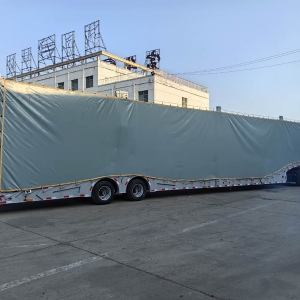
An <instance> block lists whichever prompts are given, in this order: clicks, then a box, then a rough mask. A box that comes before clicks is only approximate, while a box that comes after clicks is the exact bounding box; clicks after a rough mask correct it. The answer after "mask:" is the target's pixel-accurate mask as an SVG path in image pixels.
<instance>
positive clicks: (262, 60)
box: [174, 49, 300, 75]
mask: <svg viewBox="0 0 300 300" xmlns="http://www.w3.org/2000/svg"><path fill="white" fill-rule="evenodd" d="M299 52H300V49H295V50H291V51H288V52H283V53H279V54H276V55H272V56H267V57H263V58H259V59H255V60H250V61H246V62H243V63H239V64H234V65H228V66H223V67H218V68H211V69H205V70H200V71H193V72H184V73H175V74H174V75H189V74H191V75H194V74H196V73H198V74H200V73H211V72H215V71H220V70H224V69H231V68H236V67H242V66H245V65H250V64H256V63H260V62H264V61H268V60H272V59H277V58H281V57H283V56H287V55H292V54H297V53H299Z"/></svg>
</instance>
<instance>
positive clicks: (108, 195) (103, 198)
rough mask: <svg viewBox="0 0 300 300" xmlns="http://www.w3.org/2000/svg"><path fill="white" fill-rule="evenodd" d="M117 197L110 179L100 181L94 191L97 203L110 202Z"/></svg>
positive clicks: (94, 199)
mask: <svg viewBox="0 0 300 300" xmlns="http://www.w3.org/2000/svg"><path fill="white" fill-rule="evenodd" d="M114 197H115V188H114V186H113V185H112V183H110V182H109V181H100V182H98V183H97V184H96V185H95V186H94V188H93V192H92V199H93V201H94V203H95V204H108V203H110V202H111V201H112V200H113V199H114Z"/></svg>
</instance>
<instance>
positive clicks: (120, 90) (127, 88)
mask: <svg viewBox="0 0 300 300" xmlns="http://www.w3.org/2000/svg"><path fill="white" fill-rule="evenodd" d="M145 90H147V91H148V99H149V100H148V102H153V100H154V77H153V76H144V77H140V78H135V79H129V80H123V81H119V82H114V83H109V84H104V85H101V86H98V87H97V91H96V92H97V93H99V94H104V95H108V96H116V95H117V96H118V95H120V94H122V95H123V97H122V98H128V99H133V100H139V99H138V94H139V92H140V91H145ZM125 95H127V97H126V96H125Z"/></svg>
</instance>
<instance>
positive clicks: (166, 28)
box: [0, 0, 300, 120]
mask: <svg viewBox="0 0 300 300" xmlns="http://www.w3.org/2000/svg"><path fill="white" fill-rule="evenodd" d="M0 4H1V5H0V7H1V33H0V37H1V42H0V73H1V74H2V76H5V74H6V68H5V67H6V56H7V55H8V54H11V53H15V52H16V53H17V55H18V60H17V62H18V64H19V65H21V50H22V49H25V48H27V47H32V51H33V54H34V58H35V59H36V58H37V43H38V40H39V39H42V38H44V37H47V36H49V35H51V34H56V40H57V46H58V49H60V36H61V34H64V33H66V32H69V31H72V30H75V31H76V41H77V46H78V48H79V51H80V53H81V54H82V55H83V54H84V25H86V24H89V23H91V22H93V21H96V20H100V24H101V25H100V26H101V34H102V37H103V39H104V42H105V44H106V47H107V50H108V51H109V52H111V53H114V54H117V55H119V56H121V57H125V56H130V55H134V54H136V55H137V61H138V63H141V64H144V61H145V52H146V51H147V50H152V49H156V48H160V49H161V69H162V70H164V71H167V72H169V73H172V74H175V73H176V74H177V73H188V72H193V71H201V70H206V69H211V68H218V67H223V66H228V65H234V64H239V63H244V62H247V61H252V60H256V59H260V58H264V57H269V56H273V55H276V54H280V53H284V52H289V51H292V50H295V49H300V31H299V29H300V17H299V16H300V1H299V0H285V1H283V0H226V1H225V0H185V1H183V0H181V1H179V0H172V1H171V0H151V1H145V0H126V1H124V0H110V1H101V0H97V1H94V0H88V1H82V0H80V1H79V0H72V1H69V0H65V1H63V0H60V1H59V0H50V1H40V0H27V1H23V0H22V1H21V0H14V1H4V0H0ZM297 60H299V62H298V61H297ZM291 61H296V62H294V63H289V64H283V65H279V66H276V67H270V68H269V67H268V68H261V69H254V70H249V71H241V72H228V71H234V70H241V69H249V68H257V67H261V66H269V65H274V64H280V63H285V62H291ZM220 71H222V72H225V71H226V73H220ZM214 73H217V74H196V75H188V74H181V75H180V76H182V77H184V78H186V79H188V80H191V81H195V82H197V83H199V84H202V85H204V86H207V87H208V89H209V92H210V107H211V108H215V106H216V105H220V106H222V108H223V109H226V110H230V111H235V112H244V113H249V114H257V115H264V116H271V117H278V116H279V115H283V116H284V117H285V118H289V119H295V120H300V101H299V98H300V51H298V52H295V53H294V54H291V55H285V56H282V57H279V58H276V59H272V60H267V61H262V62H260V63H256V64H250V65H244V66H240V67H237V68H231V69H223V70H219V71H217V72H214Z"/></svg>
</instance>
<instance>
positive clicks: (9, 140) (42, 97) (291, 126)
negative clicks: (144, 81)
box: [0, 80, 300, 205]
mask: <svg viewBox="0 0 300 300" xmlns="http://www.w3.org/2000/svg"><path fill="white" fill-rule="evenodd" d="M0 99H1V103H2V116H1V124H2V126H1V132H2V137H1V189H0V205H4V204H12V203H24V202H35V201H52V200H56V199H64V198H78V197H82V198H83V197H84V198H92V200H93V201H94V202H95V203H96V204H108V203H110V202H111V201H112V200H113V199H114V196H115V195H117V194H126V195H127V197H128V198H129V199H130V200H135V201H138V200H142V199H144V198H145V196H146V194H147V193H155V192H161V191H176V190H196V189H215V188H224V187H225V188H226V187H227V188H228V187H242V186H257V185H270V184H285V183H293V184H299V183H300V181H299V180H294V179H293V178H294V177H291V176H287V173H288V172H289V173H291V171H292V170H298V169H299V167H300V142H299V141H300V139H299V137H300V124H299V123H297V122H286V121H280V120H265V119H259V118H251V117H242V116H237V115H233V114H224V113H220V112H212V111H207V112H205V111H200V110H199V111H197V110H193V109H186V108H173V107H166V106H163V105H157V104H150V105H149V104H148V103H140V102H139V101H132V100H128V99H126V100H125V99H116V98H112V97H104V98H103V96H100V95H94V94H88V93H78V92H71V91H61V90H58V89H52V88H45V87H41V86H35V85H31V84H24V83H15V82H11V81H5V80H0ZM71 101H74V102H71ZM86 101H87V102H88V103H86ZM97 101H98V102H97ZM61 102H62V103H63V104H62V107H60V103H61ZM82 102H83V103H82ZM72 103H74V104H72ZM95 103H97V106H95V107H92V108H91V110H88V111H86V112H85V111H84V112H82V111H81V110H82V109H83V107H88V106H87V104H90V105H95ZM120 103H121V104H120ZM80 105H82V106H80ZM98 105H99V107H100V108H99V112H98V114H101V113H103V111H105V109H106V113H105V114H103V115H101V117H99V120H98V121H97V122H98V123H95V124H96V125H97V126H98V127H97V126H94V127H92V126H91V125H89V124H88V125H86V124H87V122H86V121H82V124H79V125H80V126H79V125H78V124H77V123H76V122H77V120H78V119H80V117H81V112H82V113H83V114H91V116H89V115H88V116H87V117H86V119H85V120H89V119H90V120H91V122H92V121H93V117H94V118H95V116H96V117H97V118H98V114H95V112H94V110H95V109H98ZM147 105H148V107H146V106H147ZM73 106H75V108H74V110H73ZM45 107H46V108H47V109H46V108H45ZM107 107H108V108H107ZM120 107H121V108H120ZM145 107H146V108H145ZM70 108H71V109H72V111H71V113H70V114H71V116H70V115H68V116H67V117H66V119H67V121H66V122H64V123H61V122H62V121H61V118H63V117H61V116H64V114H65V112H66V111H67V112H69V111H70ZM51 110H52V112H51ZM147 110H149V114H152V118H155V116H157V114H158V113H161V114H162V115H164V118H161V119H159V122H160V123H161V124H160V125H162V127H157V128H154V127H155V126H156V123H157V120H152V119H151V116H148V115H147V114H148V111H147ZM152 110H153V111H152ZM6 111H8V113H6ZM49 111H50V112H49ZM116 111H117V112H118V115H113V116H114V117H115V119H114V120H113V121H111V119H112V115H110V114H111V113H115V112H116ZM141 111H142V112H143V114H144V115H145V116H146V117H145V118H143V117H142V118H141V117H140V115H139V113H140V112H141ZM53 112H55V113H53ZM56 112H58V115H56ZM137 112H139V113H137ZM59 113H61V114H59ZM108 114H109V115H108ZM176 114H177V115H176ZM53 116H54V118H55V121H53ZM116 116H117V119H116ZM128 116H129V117H128ZM166 116H167V117H166ZM174 116H175V117H174ZM183 116H184V117H186V118H187V120H188V121H189V122H191V123H192V124H194V123H195V122H201V123H199V124H198V123H197V124H198V126H200V125H201V129H199V130H197V129H195V128H192V129H191V127H190V126H189V127H184V130H183V129H182V126H181V125H180V124H178V125H177V123H176V122H179V121H180V120H182V118H183ZM168 117H170V120H168V119H167V118H168ZM20 118H21V119H22V120H21V121H20V120H19V119H20ZM82 118H84V117H82ZM134 118H135V119H134ZM174 118H175V119H174ZM205 118H207V121H206V119H205ZM133 119H134V120H133ZM144 119H146V120H144ZM202 119H203V120H202ZM174 120H176V122H174ZM178 120H179V121H178ZM72 122H73V123H72ZM147 122H148V123H147ZM266 122H267V123H266ZM268 122H269V123H268ZM108 123H109V124H108ZM115 123H118V124H117V125H116V124H115ZM145 123H146V125H145ZM169 123H171V124H172V127H170V130H173V131H174V127H176V130H177V126H178V128H179V129H178V130H177V131H176V133H175V134H174V133H173V136H171V137H170V138H169V137H168V135H169V133H168V130H169V129H168V128H166V126H168V124H169ZM45 124H46V125H45ZM49 124H50V125H49ZM23 125H24V126H25V128H23V127H22V126H23ZM81 125H82V127H85V126H90V127H88V128H87V129H85V128H83V130H82V131H80V130H81V129H80V128H81ZM43 126H44V127H45V128H44V127H43ZM76 126H77V127H76ZM130 126H131V131H130V130H128V128H129V129H130ZM143 126H144V128H140V127H143ZM226 126H227V127H226ZM266 126H267V127H268V131H267V133H268V134H269V135H266V136H264V135H263V134H261V131H263V130H265V127H266ZM272 126H274V128H275V129H276V130H274V128H273V127H272ZM70 127H71V129H72V128H73V127H74V132H75V133H74V136H72V137H70V134H71V133H72V130H71V129H70ZM111 127H113V131H112V132H114V134H116V135H118V138H115V137H114V136H112V135H111V134H110V135H109V134H107V131H108V130H111ZM152 127H153V128H152ZM47 128H49V131H50V132H51V134H49V133H48V132H47ZM91 128H92V129H93V128H95V132H92V133H91V137H87V132H89V130H91ZM99 128H100V129H99ZM132 128H133V129H132ZM161 128H162V129H161ZM199 128H200V127H199ZM203 128H204V129H203ZM211 128H212V129H211ZM224 128H225V129H224ZM97 130H98V131H97ZM146 130H147V131H146ZM189 130H192V131H191V132H189ZM224 130H225V131H224ZM27 131H28V137H27V136H24V132H25V133H26V132H27ZM77 131H80V132H81V136H82V137H83V138H84V140H85V142H84V143H81V142H79V141H78V140H76V138H77ZM100 131H101V132H100ZM119 131H121V134H119ZM132 131H134V133H132ZM159 131H161V132H162V133H161V132H159ZM183 131H184V132H183ZM198 131H201V132H200V133H199V132H198ZM248 131H249V132H250V133H248ZM61 132H63V133H61ZM64 132H66V133H64ZM99 132H100V133H101V134H100V133H99ZM103 132H104V133H103ZM140 132H142V133H145V134H148V135H149V136H150V137H151V138H152V141H151V143H149V136H147V137H143V139H144V143H146V144H147V143H148V144H147V145H146V146H147V147H146V146H143V145H142V146H140V145H138V146H139V147H142V148H141V149H142V150H143V151H149V152H148V153H146V154H145V156H144V157H146V158H147V159H148V161H146V160H144V165H143V166H141V162H143V156H141V155H140V152H141V150H140V148H139V150H138V151H137V150H136V149H135V145H134V143H130V142H128V140H126V139H125V138H124V136H125V137H126V138H127V139H133V137H134V139H136V141H138V140H139V139H140V135H139V134H140ZM72 134H73V133H72ZM97 134H100V135H101V137H102V138H103V135H104V134H105V136H104V138H103V142H102V144H101V143H100V144H99V143H98V148H97V147H96V146H95V149H92V148H93V146H94V144H93V140H95V137H97ZM164 134H165V135H164ZM193 134H194V135H193ZM248 134H249V136H248ZM156 135H157V138H156ZM212 135H215V136H212ZM286 135H288V136H286ZM269 136H271V137H270V138H269ZM199 137H200V138H199ZM256 137H257V139H258V140H259V142H257V141H256V140H255V138H256ZM274 137H275V139H276V141H275V142H274V143H273V145H269V144H270V143H272V141H273V140H274ZM166 138H167V139H169V141H167V142H166V144H165V145H162V146H160V145H159V144H158V143H161V144H162V143H163V141H164V139H166ZM177 138H178V140H176V142H174V144H172V143H173V140H174V139H177ZM181 139H183V140H181ZM227 139H229V142H227ZM268 139H269V140H268ZM66 140H67V141H66ZM265 140H266V141H265ZM58 141H59V142H58ZM153 141H154V144H155V147H152V148H151V149H148V148H150V147H149V145H152V142H153ZM186 142H188V143H192V144H193V143H194V145H192V146H194V147H196V148H197V149H196V150H197V151H194V152H193V150H194V148H192V146H190V145H189V144H186V146H185V145H182V144H184V143H186ZM43 143H45V144H47V147H48V148H47V147H44V146H43ZM170 143H171V145H169V144H170ZM282 143H286V144H287V146H282ZM81 144H83V145H81ZM156 144H158V145H156ZM199 144H200V145H199ZM53 145H54V146H53ZM55 145H62V147H66V146H67V147H68V151H67V150H64V148H63V149H60V148H58V147H57V146H55ZM99 145H100V147H99ZM52 146H53V147H52ZM81 146H82V149H79V150H80V151H81V152H84V151H86V147H89V148H90V149H92V150H91V154H90V157H89V153H88V152H87V153H88V154H87V155H84V156H82V161H81V160H80V155H79V154H80V153H81V152H80V151H79V150H78V152H79V154H76V155H77V156H74V158H72V159H73V162H76V163H78V164H79V165H78V166H75V167H74V163H73V164H72V159H69V156H70V155H73V154H72V151H73V150H72V149H76V151H77V148H76V147H81ZM102 146H103V148H105V149H104V150H102ZM39 147H40V149H37V148H39ZM43 147H44V148H43ZM51 147H52V148H51ZM159 147H162V149H159ZM264 147H265V148H264ZM274 147H275V148H276V149H275V150H274ZM173 148H176V151H177V152H174V153H175V154H176V155H177V156H175V155H174V154H173V152H172V151H173ZM185 148H188V149H190V150H189V151H190V152H191V154H190V156H191V157H187V156H186V155H185V153H184V149H185ZM203 148H205V149H206V150H205V151H206V152H205V151H204V150H203ZM216 148H220V149H216ZM223 148H224V151H223V152H222V149H223ZM277 148H278V149H277ZM281 148H282V149H281ZM45 149H49V152H47V153H43V151H45ZM128 149H129V150H128ZM182 149H183V150H182ZM239 149H241V150H239ZM34 151H36V152H35V153H32V152H34ZM53 151H60V154H59V155H57V156H53ZM74 151H75V150H74ZM76 151H75V152H76ZM105 151H106V152H105ZM155 151H156V152H155ZM201 151H204V152H203V153H202V152H201ZM234 151H235V153H232V154H231V153H230V152H234ZM242 151H245V153H242ZM255 151H257V157H254V159H252V158H253V155H254V156H255V155H256V152H255ZM153 152H155V153H154V154H153ZM210 152H213V153H212V155H211V156H210ZM269 152H270V153H269ZM285 152H286V156H287V157H282V156H283V155H284V156H285ZM61 153H63V154H61ZM111 153H114V154H111ZM166 153H168V154H169V153H171V154H170V156H172V155H173V157H172V159H174V164H176V165H178V169H180V170H181V171H180V172H181V173H180V172H179V173H178V174H175V173H176V172H177V167H176V169H175V167H174V168H173V167H171V168H172V170H170V172H168V170H165V169H164V168H167V167H168V166H172V160H171V159H170V160H169V161H167V162H166V164H165V165H163V166H162V167H161V168H160V165H161V164H164V157H162V158H161V157H158V156H159V155H160V154H161V155H162V156H164V155H165V158H166V160H167V158H168V157H167V156H166ZM178 153H179V157H178ZM253 153H254V154H253ZM39 155H40V157H39ZM62 155H63V157H62ZM97 155H98V156H97ZM102 155H106V156H108V157H112V156H113V155H114V156H113V158H108V159H107V160H106V159H103V157H102ZM126 155H127V156H128V155H129V156H131V158H129V159H128V163H127V158H126ZM198 156H199V159H197V158H198ZM239 156H240V157H239ZM97 157H99V160H101V159H102V160H103V162H102V164H100V163H99V166H98V165H97V167H98V170H100V171H99V174H98V173H97V172H96V173H95V170H94V169H92V166H93V164H92V163H91V162H93V163H95V164H97V163H98V162H97ZM135 157H137V159H139V160H138V161H137V163H136V165H134V166H132V164H133V162H134V159H135ZM100 158H101V159H100ZM195 158H196V159H195ZM112 159H114V160H115V161H114V162H113V163H111V160H112ZM124 159H125V163H124ZM130 159H131V160H130ZM207 160H208V161H207ZM247 160H248V161H247ZM249 160H251V161H249ZM259 162H260V163H263V164H264V166H263V167H261V166H260V165H259ZM47 163H48V165H47ZM123 163H124V167H123V165H122V166H121V164H123ZM130 163H131V164H130ZM134 163H135V162H134ZM184 163H185V164H186V166H187V167H186V168H185V167H184ZM107 164H111V165H113V167H111V170H119V169H120V171H119V172H118V173H116V174H117V175H109V174H114V173H112V172H113V171H111V172H110V171H102V170H104V169H105V168H106V167H107ZM283 164H284V165H283ZM152 165H153V166H152ZM194 165H196V167H194ZM86 166H87V168H90V169H91V171H90V169H88V170H87V171H88V172H90V173H91V176H88V177H86V178H88V179H85V178H82V177H81V170H82V169H85V167H86ZM157 166H159V167H157ZM197 166H199V168H198V167H197ZM247 166H249V167H247ZM278 166H280V168H279V167H278ZM68 168H70V171H68ZM126 168H128V169H129V174H126V173H124V170H126ZM151 168H152V169H151ZM226 168H227V169H226ZM251 168H252V169H251ZM71 169H72V170H71ZM248 169H249V170H248ZM132 170H136V171H137V173H135V172H132ZM141 170H142V171H141ZM144 170H146V171H144ZM174 170H175V171H174ZM189 170H191V172H190V174H189ZM96 171H97V168H96ZM63 172H64V176H65V177H64V178H66V180H65V179H62V180H61V182H62V183H59V182H54V181H55V180H56V176H58V177H59V176H60V174H61V173H63ZM82 172H83V171H82ZM105 172H106V173H107V175H106V174H105ZM109 172H110V173H109ZM193 172H194V173H193ZM197 172H199V178H204V179H194V178H195V177H196V176H198V173H197ZM46 173H47V174H48V175H45V174H46ZM74 173H76V174H75V175H74ZM103 173H104V174H103ZM151 173H152V174H153V173H155V175H156V176H153V175H152V174H151ZM173 173H174V178H172V176H173ZM227 173H228V175H229V176H226V177H225V176H222V177H221V176H218V177H217V176H215V177H214V176H212V175H211V174H227ZM255 173H258V174H259V173H260V175H259V176H249V175H253V174H255ZM262 173H264V174H262ZM265 173H266V175H265ZM289 173H288V174H289ZM120 174H125V175H120ZM149 174H151V175H149ZM161 174H167V176H168V177H167V176H165V177H162V176H160V175H161ZM203 174H204V175H203ZM235 174H237V176H234V177H232V176H230V175H235ZM241 174H242V175H243V174H245V176H241ZM44 175H45V178H44V177H43V176H44ZM95 175H96V176H95ZM98 175H99V176H98ZM31 176H32V177H34V179H32V178H31ZM76 176H77V177H76ZM187 176H188V177H189V178H188V179H185V177H187ZM193 177H194V178H193ZM287 177H288V178H292V179H289V180H287ZM296 177H297V176H296ZM296 177H295V178H296ZM69 178H70V179H72V180H69V181H67V179H69ZM74 178H75V180H74ZM76 178H78V180H76ZM57 181H58V180H57ZM32 182H34V185H33V186H32V187H31V184H32ZM45 182H49V184H45Z"/></svg>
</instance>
